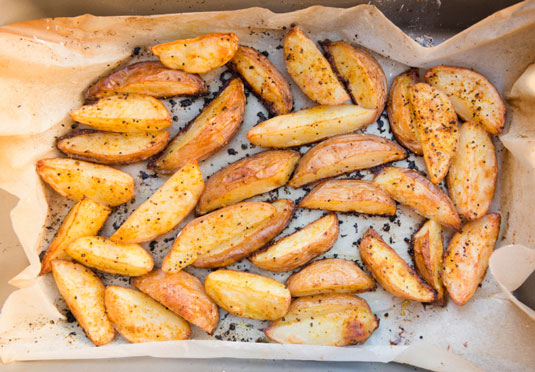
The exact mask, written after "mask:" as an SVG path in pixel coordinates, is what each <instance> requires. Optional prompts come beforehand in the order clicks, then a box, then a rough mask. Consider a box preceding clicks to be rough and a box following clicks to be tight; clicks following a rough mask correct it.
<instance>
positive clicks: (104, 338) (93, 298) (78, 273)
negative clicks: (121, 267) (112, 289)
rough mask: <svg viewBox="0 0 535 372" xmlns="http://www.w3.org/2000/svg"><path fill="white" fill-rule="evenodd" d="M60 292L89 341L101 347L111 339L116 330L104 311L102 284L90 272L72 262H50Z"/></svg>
mask: <svg viewBox="0 0 535 372" xmlns="http://www.w3.org/2000/svg"><path fill="white" fill-rule="evenodd" d="M51 266H52V272H53V274H54V280H55V281H56V285H57V286H58V290H59V293H60V294H61V295H62V296H63V298H64V299H65V302H66V303H67V305H68V306H69V309H70V310H71V312H72V315H74V317H75V318H76V320H78V323H80V326H81V327H82V329H83V330H84V332H85V334H86V335H87V337H89V339H90V340H91V342H93V343H94V344H95V345H97V346H99V345H104V344H107V343H108V342H110V341H111V340H113V338H114V337H115V330H114V329H113V326H112V324H111V323H110V321H109V319H108V317H107V316H106V309H105V308H104V285H103V284H102V282H101V281H100V279H99V278H98V276H96V275H95V274H94V273H93V272H92V271H91V270H89V269H88V268H86V267H84V266H82V265H79V264H77V263H74V262H69V261H63V260H54V261H52V263H51Z"/></svg>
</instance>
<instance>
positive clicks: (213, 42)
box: [151, 32, 238, 74]
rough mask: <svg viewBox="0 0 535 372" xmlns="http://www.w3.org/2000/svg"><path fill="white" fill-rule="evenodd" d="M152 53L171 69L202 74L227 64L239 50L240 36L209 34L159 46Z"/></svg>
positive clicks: (233, 34)
mask: <svg viewBox="0 0 535 372" xmlns="http://www.w3.org/2000/svg"><path fill="white" fill-rule="evenodd" d="M151 50H152V53H154V55H155V56H158V57H159V58H160V61H161V62H162V63H163V64H164V65H166V66H167V67H170V68H175V69H178V70H183V71H186V72H191V73H198V74H202V73H205V72H209V71H212V70H214V69H216V68H218V67H220V66H223V65H224V64H225V63H227V62H228V61H229V60H230V59H231V58H232V56H234V53H236V50H238V35H236V34H235V33H234V32H229V33H225V34H217V33H214V34H207V35H202V36H197V37H196V38H193V39H186V40H175V41H171V42H169V43H165V44H158V45H155V46H153V47H152V48H151Z"/></svg>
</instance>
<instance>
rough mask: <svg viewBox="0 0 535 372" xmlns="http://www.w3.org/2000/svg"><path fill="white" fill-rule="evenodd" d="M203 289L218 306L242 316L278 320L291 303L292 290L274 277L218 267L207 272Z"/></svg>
mask: <svg viewBox="0 0 535 372" xmlns="http://www.w3.org/2000/svg"><path fill="white" fill-rule="evenodd" d="M204 288H205V290H206V293H207V294H208V296H210V297H211V298H212V299H213V300H214V301H215V302H216V303H217V304H218V305H219V306H221V307H222V308H223V309H225V310H226V311H228V312H229V313H231V314H234V315H237V316H241V317H243V318H250V319H258V320H275V319H279V318H280V317H283V316H284V315H285V314H286V312H287V311H288V307H289V306H290V301H291V296H290V291H289V290H288V289H287V288H286V287H285V286H284V285H283V284H281V283H279V282H277V281H276V280H275V279H271V278H268V277H266V276H262V275H258V274H253V273H246V272H243V271H235V270H225V269H219V270H216V271H214V272H211V273H210V274H208V276H207V277H206V279H205V280H204Z"/></svg>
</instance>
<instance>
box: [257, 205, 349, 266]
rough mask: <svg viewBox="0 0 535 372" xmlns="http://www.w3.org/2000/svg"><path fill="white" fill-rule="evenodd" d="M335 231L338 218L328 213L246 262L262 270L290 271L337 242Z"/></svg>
mask: <svg viewBox="0 0 535 372" xmlns="http://www.w3.org/2000/svg"><path fill="white" fill-rule="evenodd" d="M338 232H339V225H338V218H337V217H336V214H334V213H329V214H328V215H327V216H325V217H322V218H320V219H318V220H316V221H314V222H311V223H309V224H308V225H306V226H305V227H303V228H302V229H301V230H299V231H297V232H295V233H293V234H291V235H288V236H285V237H284V238H282V239H281V240H278V241H277V242H275V243H274V244H272V245H271V246H269V247H266V248H265V249H263V250H261V251H257V252H256V253H254V254H253V255H252V256H251V257H249V260H250V261H251V262H252V263H253V264H255V265H256V266H258V267H261V268H262V269H264V270H269V271H275V272H282V271H290V270H294V269H297V268H298V267H299V266H302V265H304V264H306V263H307V262H309V261H310V260H312V259H314V258H316V257H318V256H319V255H320V254H323V253H325V252H327V251H328V250H329V249H331V248H332V246H333V245H334V243H335V242H336V240H337V239H338Z"/></svg>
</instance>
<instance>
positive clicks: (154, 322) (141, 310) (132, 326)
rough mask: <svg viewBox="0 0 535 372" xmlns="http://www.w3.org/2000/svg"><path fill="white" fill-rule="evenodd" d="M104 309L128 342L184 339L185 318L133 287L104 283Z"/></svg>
mask: <svg viewBox="0 0 535 372" xmlns="http://www.w3.org/2000/svg"><path fill="white" fill-rule="evenodd" d="M105 304H106V312H107V314H108V317H109V318H110V320H111V322H112V323H113V325H114V327H115V329H116V330H117V332H119V333H120V334H121V336H123V337H124V338H125V339H126V340H127V341H128V342H132V343H137V342H152V341H170V340H186V339H188V338H189V336H190V335H191V329H190V327H189V324H188V322H186V321H185V320H184V319H182V318H181V317H180V316H178V315H177V314H175V313H173V312H172V311H171V310H168V309H166V308H165V307H164V306H163V305H160V304H159V303H158V302H156V301H154V300H153V299H152V298H150V297H149V296H147V295H146V294H145V293H142V292H139V291H136V290H135V289H130V288H125V287H119V286H116V285H112V286H109V287H106V293H105Z"/></svg>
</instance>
